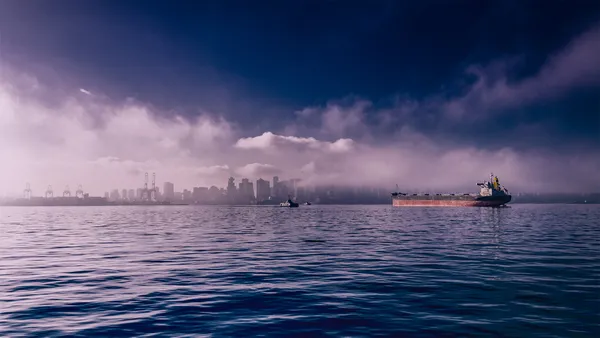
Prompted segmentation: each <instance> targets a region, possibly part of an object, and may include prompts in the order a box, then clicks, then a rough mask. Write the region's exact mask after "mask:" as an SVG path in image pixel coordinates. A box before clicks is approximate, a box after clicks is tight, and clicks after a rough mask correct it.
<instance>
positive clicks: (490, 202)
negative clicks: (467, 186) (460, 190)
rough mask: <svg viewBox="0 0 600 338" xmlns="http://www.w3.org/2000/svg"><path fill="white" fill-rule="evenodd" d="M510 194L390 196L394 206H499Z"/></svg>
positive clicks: (506, 200) (506, 201)
mask: <svg viewBox="0 0 600 338" xmlns="http://www.w3.org/2000/svg"><path fill="white" fill-rule="evenodd" d="M510 200H511V196H510V195H506V196H486V197H480V196H477V197H474V196H398V197H393V198H392V205H393V206H395V207H500V206H503V205H505V204H506V203H508V202H510Z"/></svg>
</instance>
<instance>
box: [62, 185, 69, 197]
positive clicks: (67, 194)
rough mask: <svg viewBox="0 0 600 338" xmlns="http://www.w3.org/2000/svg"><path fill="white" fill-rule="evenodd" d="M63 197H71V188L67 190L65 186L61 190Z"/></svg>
mask: <svg viewBox="0 0 600 338" xmlns="http://www.w3.org/2000/svg"><path fill="white" fill-rule="evenodd" d="M63 197H71V190H69V186H68V185H67V186H66V187H65V191H63Z"/></svg>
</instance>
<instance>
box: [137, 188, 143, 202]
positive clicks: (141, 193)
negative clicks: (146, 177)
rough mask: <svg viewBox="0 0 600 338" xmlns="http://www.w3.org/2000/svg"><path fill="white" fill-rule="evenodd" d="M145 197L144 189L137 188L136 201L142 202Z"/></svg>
mask: <svg viewBox="0 0 600 338" xmlns="http://www.w3.org/2000/svg"><path fill="white" fill-rule="evenodd" d="M143 197H144V189H142V188H137V190H136V194H135V199H136V200H138V201H141V200H142V198H143Z"/></svg>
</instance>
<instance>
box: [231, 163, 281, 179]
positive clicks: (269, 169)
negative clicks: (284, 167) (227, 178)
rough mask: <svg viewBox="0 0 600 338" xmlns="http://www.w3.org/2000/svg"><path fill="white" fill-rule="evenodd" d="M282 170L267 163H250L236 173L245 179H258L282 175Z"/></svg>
mask: <svg viewBox="0 0 600 338" xmlns="http://www.w3.org/2000/svg"><path fill="white" fill-rule="evenodd" d="M281 172H282V171H281V170H280V169H279V168H277V167H275V166H274V165H271V164H265V163H249V164H246V165H245V166H243V167H240V168H237V169H236V173H238V174H239V175H242V176H244V177H245V178H251V179H258V178H263V177H267V178H268V177H271V176H274V175H279V174H281Z"/></svg>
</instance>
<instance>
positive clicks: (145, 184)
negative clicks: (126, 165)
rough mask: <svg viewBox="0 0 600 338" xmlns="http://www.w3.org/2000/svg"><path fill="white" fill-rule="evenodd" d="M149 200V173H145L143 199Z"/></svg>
mask: <svg viewBox="0 0 600 338" xmlns="http://www.w3.org/2000/svg"><path fill="white" fill-rule="evenodd" d="M147 200H148V173H145V174H144V190H142V201H147Z"/></svg>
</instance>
